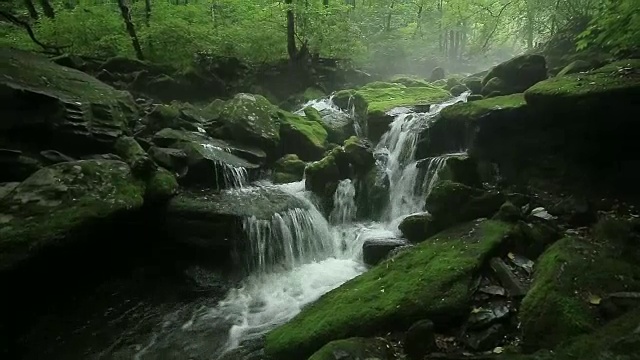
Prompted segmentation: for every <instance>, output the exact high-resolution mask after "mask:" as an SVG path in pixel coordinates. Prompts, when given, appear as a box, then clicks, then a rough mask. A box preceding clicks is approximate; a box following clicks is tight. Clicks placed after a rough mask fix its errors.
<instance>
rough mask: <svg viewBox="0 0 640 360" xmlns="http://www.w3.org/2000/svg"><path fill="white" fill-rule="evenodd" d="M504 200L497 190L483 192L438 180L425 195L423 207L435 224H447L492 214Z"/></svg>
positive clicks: (444, 226) (444, 225)
mask: <svg viewBox="0 0 640 360" xmlns="http://www.w3.org/2000/svg"><path fill="white" fill-rule="evenodd" d="M503 202H504V196H503V195H501V194H499V193H497V192H485V191H483V190H480V189H476V188H472V187H469V186H466V185H463V184H459V183H454V182H452V181H448V180H447V181H442V182H439V183H438V184H437V185H436V186H435V187H434V188H433V190H432V192H431V194H430V195H429V196H428V197H427V200H426V203H425V209H426V210H427V211H429V213H430V214H431V215H432V216H433V220H434V222H435V224H437V226H439V227H440V228H441V229H444V228H446V227H448V226H451V225H454V224H457V223H460V222H464V221H469V220H473V219H478V218H484V217H490V216H492V215H493V214H494V213H495V212H496V211H497V210H498V208H499V207H500V205H501V204H502V203H503Z"/></svg>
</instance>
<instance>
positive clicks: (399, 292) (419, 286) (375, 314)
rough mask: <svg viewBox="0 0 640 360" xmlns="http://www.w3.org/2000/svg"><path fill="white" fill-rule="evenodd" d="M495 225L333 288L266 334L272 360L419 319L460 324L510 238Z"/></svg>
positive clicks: (449, 238)
mask: <svg viewBox="0 0 640 360" xmlns="http://www.w3.org/2000/svg"><path fill="white" fill-rule="evenodd" d="M510 230H511V228H510V226H508V225H506V224H503V223H500V222H494V221H491V220H487V221H481V222H471V223H467V224H463V225H460V226H457V227H455V228H452V229H449V230H447V231H444V232H442V233H440V234H437V235H435V236H434V237H432V238H431V239H429V240H427V241H425V242H423V243H422V244H420V245H417V246H415V247H412V248H410V249H408V250H406V251H404V252H401V253H400V254H398V255H397V256H396V257H394V258H393V261H386V262H384V263H382V264H380V265H378V266H376V267H374V268H372V269H371V270H369V271H368V272H366V273H364V274H362V275H360V276H358V277H356V278H354V279H352V280H350V281H348V282H346V283H345V284H343V285H342V286H340V287H339V288H337V289H334V290H332V291H330V292H328V293H326V294H325V295H323V296H322V297H321V298H320V299H318V300H317V301H316V302H315V303H313V304H311V305H309V306H307V307H306V308H304V309H303V310H302V312H301V313H300V314H298V315H297V316H296V317H294V318H293V319H292V320H291V321H289V322H288V323H286V324H284V325H282V326H280V327H279V328H276V329H275V330H273V331H271V332H270V333H268V334H267V338H266V344H265V353H266V354H267V356H270V357H271V358H273V359H277V360H280V359H304V358H306V357H307V356H309V355H311V354H312V353H313V352H314V351H317V350H318V349H320V348H321V347H322V346H323V345H324V344H326V343H327V342H329V341H332V340H337V339H344V338H348V337H352V336H370V335H372V334H376V333H381V332H386V331H391V330H394V329H396V330H398V329H401V330H403V329H407V328H408V327H409V326H411V324H412V323H413V322H414V321H415V320H416V319H424V318H428V319H432V320H433V322H434V323H435V325H436V327H440V328H448V327H451V326H453V325H454V324H456V323H459V322H460V321H461V320H462V319H463V318H464V317H465V316H466V315H468V311H469V309H470V304H471V303H470V302H471V296H472V293H473V290H472V282H473V279H474V277H475V276H476V272H477V271H478V270H479V269H480V268H481V267H482V266H483V265H484V263H485V261H486V260H488V259H487V258H488V256H490V254H492V253H493V252H494V251H495V250H496V248H497V247H499V246H500V245H501V243H502V241H503V239H504V237H505V235H507V234H508V233H509V232H510Z"/></svg>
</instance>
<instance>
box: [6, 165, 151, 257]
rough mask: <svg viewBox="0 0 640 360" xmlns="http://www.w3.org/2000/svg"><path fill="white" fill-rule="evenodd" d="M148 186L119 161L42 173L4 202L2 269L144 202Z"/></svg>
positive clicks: (57, 167) (49, 169) (66, 166)
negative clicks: (98, 221) (97, 221)
mask: <svg viewBox="0 0 640 360" xmlns="http://www.w3.org/2000/svg"><path fill="white" fill-rule="evenodd" d="M143 193H144V185H143V184H142V182H141V181H138V180H136V179H135V178H134V177H133V175H132V174H131V170H130V169H129V167H128V166H127V164H125V163H124V162H121V161H113V160H84V161H75V162H66V163H60V164H56V165H53V166H49V167H46V168H43V169H41V170H39V171H38V172H36V173H35V174H33V175H31V176H30V177H29V178H28V179H26V180H25V181H23V182H22V183H21V184H20V185H19V186H18V187H17V188H16V189H15V190H14V191H13V192H12V193H11V194H9V195H8V196H5V197H3V198H2V200H1V201H0V209H3V210H2V213H1V214H0V219H2V222H0V239H1V240H0V268H5V267H11V266H13V265H14V264H15V263H17V262H19V261H21V260H23V259H25V258H27V257H29V256H30V255H31V254H32V253H36V252H37V251H39V250H40V249H41V248H43V247H46V246H50V245H54V244H57V243H59V242H62V241H64V240H67V239H68V238H69V237H70V236H72V235H74V234H76V233H77V232H78V231H80V230H81V229H82V228H84V227H85V226H88V225H90V224H92V223H93V222H95V221H96V220H100V219H103V218H106V217H109V216H112V215H114V214H115V213H118V212H121V211H125V210H134V209H137V208H139V207H140V206H141V205H142V202H143Z"/></svg>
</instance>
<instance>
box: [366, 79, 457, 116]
mask: <svg viewBox="0 0 640 360" xmlns="http://www.w3.org/2000/svg"><path fill="white" fill-rule="evenodd" d="M357 94H359V95H361V96H362V97H363V98H364V100H365V101H366V102H367V113H368V115H369V116H377V115H381V114H384V113H385V112H387V111H389V110H391V109H393V108H396V107H400V106H406V107H412V106H416V105H432V104H437V103H440V102H442V101H444V100H446V99H448V98H450V97H451V94H449V92H448V91H446V90H444V89H442V88H439V87H436V86H433V85H426V86H419V87H407V86H405V85H403V84H396V83H380V82H377V83H370V84H367V85H365V86H363V87H362V88H360V89H358V90H357Z"/></svg>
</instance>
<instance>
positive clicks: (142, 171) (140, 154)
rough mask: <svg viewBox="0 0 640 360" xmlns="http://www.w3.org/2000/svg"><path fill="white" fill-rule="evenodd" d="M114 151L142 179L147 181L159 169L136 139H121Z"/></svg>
mask: <svg viewBox="0 0 640 360" xmlns="http://www.w3.org/2000/svg"><path fill="white" fill-rule="evenodd" d="M114 149H115V151H116V154H117V155H118V156H120V157H121V158H122V159H123V160H124V161H125V162H126V163H127V164H129V167H131V170H133V173H134V175H136V176H138V177H140V178H142V179H146V178H147V177H148V176H149V175H151V173H152V172H153V171H155V169H156V167H157V166H156V164H155V163H154V162H153V160H151V158H150V157H149V155H148V154H147V153H146V152H145V151H144V149H142V147H141V146H140V144H138V142H137V141H136V139H134V138H132V137H130V136H122V137H120V138H119V139H118V140H117V141H116V143H115V145H114Z"/></svg>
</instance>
